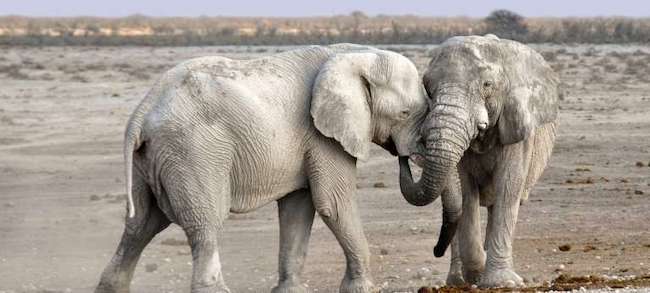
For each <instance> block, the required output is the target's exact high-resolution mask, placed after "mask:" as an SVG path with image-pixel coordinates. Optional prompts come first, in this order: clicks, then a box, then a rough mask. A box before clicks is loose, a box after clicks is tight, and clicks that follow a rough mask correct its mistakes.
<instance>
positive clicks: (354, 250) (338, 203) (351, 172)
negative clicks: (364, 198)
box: [308, 142, 374, 293]
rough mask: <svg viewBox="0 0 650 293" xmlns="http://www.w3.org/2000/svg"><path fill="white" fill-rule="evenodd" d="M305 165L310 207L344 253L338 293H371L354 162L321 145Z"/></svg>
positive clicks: (328, 145)
mask: <svg viewBox="0 0 650 293" xmlns="http://www.w3.org/2000/svg"><path fill="white" fill-rule="evenodd" d="M308 164H309V166H308V173H309V186H310V188H311V192H312V200H313V202H314V207H315V208H316V211H317V212H318V214H319V215H320V216H321V219H322V220H323V221H324V222H325V224H326V225H327V226H328V227H329V228H330V230H331V231H332V233H333V234H334V236H335V237H336V239H337V240H338V242H339V244H340V245H341V248H342V249H343V252H344V253H345V259H346V263H347V266H346V270H345V276H344V278H343V281H342V282H341V287H340V292H341V293H366V292H371V290H373V287H374V286H373V283H372V281H371V277H370V250H369V249H368V242H367V240H366V236H365V235H364V233H363V228H362V226H361V219H360V217H359V211H358V209H357V202H356V198H355V193H356V161H355V159H354V158H353V157H351V156H349V155H348V154H347V153H345V151H344V150H343V148H342V147H341V146H340V145H338V144H336V143H332V142H324V143H323V145H320V146H318V147H317V148H316V149H315V150H313V151H312V152H311V153H310V154H309V158H308Z"/></svg>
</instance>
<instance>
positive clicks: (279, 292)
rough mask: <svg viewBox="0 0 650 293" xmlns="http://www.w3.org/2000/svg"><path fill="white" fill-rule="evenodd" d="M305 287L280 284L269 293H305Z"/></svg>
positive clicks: (285, 283) (286, 283)
mask: <svg viewBox="0 0 650 293" xmlns="http://www.w3.org/2000/svg"><path fill="white" fill-rule="evenodd" d="M307 292H309V291H307V287H305V286H304V285H303V284H297V283H294V282H281V283H279V284H278V285H277V286H275V287H274V288H273V290H271V293H307Z"/></svg>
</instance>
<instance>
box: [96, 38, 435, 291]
mask: <svg viewBox="0 0 650 293" xmlns="http://www.w3.org/2000/svg"><path fill="white" fill-rule="evenodd" d="M427 101H428V98H427V96H426V92H425V90H424V87H423V85H422V83H421V79H420V78H419V75H418V72H417V69H416V67H415V66H414V64H413V63H412V62H411V61H410V60H408V59H407V58H406V57H404V56H402V55H399V54H397V53H394V52H390V51H384V50H379V49H376V48H372V47H365V46H359V45H352V44H335V45H330V46H310V47H304V48H298V49H295V50H291V51H287V52H282V53H277V54H274V55H271V56H267V57H261V58H257V59H250V60H232V59H228V58H225V57H218V56H212V57H200V58H196V59H191V60H189V61H186V62H183V63H181V64H179V65H177V66H175V67H174V68H172V69H171V70H169V71H168V72H166V73H164V74H163V76H162V77H161V78H160V79H159V80H158V81H157V82H156V84H155V85H154V86H153V87H152V89H151V90H150V91H149V92H148V94H147V95H146V96H145V98H144V99H143V100H142V102H141V103H140V104H139V105H138V106H137V108H136V109H135V111H134V112H133V114H132V115H131V117H130V119H129V122H128V125H127V129H126V134H125V144H124V157H125V162H126V163H125V165H126V168H125V169H126V179H127V180H126V189H127V199H128V204H127V211H128V214H127V216H126V222H125V228H124V232H123V234H122V238H121V241H120V243H119V245H118V248H117V251H116V252H115V254H114V256H113V257H112V259H111V261H110V263H109V264H108V266H107V267H106V268H105V269H104V271H103V273H102V275H101V278H100V281H99V285H98V286H97V288H96V291H95V292H128V291H129V286H130V282H131V279H132V276H133V273H134V268H135V266H136V263H137V261H138V258H139V256H140V254H141V252H142V251H143V249H144V248H145V246H146V245H147V244H148V243H149V242H150V241H151V239H152V238H153V237H154V236H155V235H156V234H157V233H159V232H161V231H162V230H164V229H165V228H166V227H167V226H168V225H170V224H171V223H175V224H177V225H179V226H180V227H181V228H182V229H183V231H184V232H185V234H186V236H187V239H188V242H189V245H190V246H191V253H192V259H193V263H192V267H193V271H192V280H191V291H192V292H229V289H228V287H227V286H226V284H225V282H224V279H223V274H222V272H221V264H220V261H219V253H218V248H217V244H218V239H217V234H218V233H217V232H218V230H219V229H220V228H221V227H222V223H223V222H224V220H225V219H226V218H227V217H228V215H229V213H246V212H250V211H253V210H255V209H257V208H259V207H261V206H263V205H265V204H267V203H270V202H271V201H277V205H278V210H279V212H278V213H279V224H280V249H279V250H280V252H279V277H278V284H277V286H276V287H275V288H273V289H272V292H275V293H280V292H306V291H307V290H306V288H305V287H304V285H303V284H302V282H301V279H300V278H301V272H302V268H303V264H304V261H305V256H306V253H307V244H308V240H309V237H310V233H311V227H312V222H313V219H314V216H315V213H316V212H317V213H318V215H319V216H320V217H321V218H322V220H323V221H324V222H325V224H326V225H327V226H328V227H329V229H330V230H331V231H332V233H333V234H334V235H335V237H336V239H337V240H338V242H339V244H340V246H341V247H342V249H343V252H344V254H345V259H346V270H345V274H344V277H343V280H342V282H341V284H340V292H370V291H371V290H374V289H373V288H374V286H373V283H372V278H371V275H370V270H369V259H370V257H369V249H368V244H367V240H366V238H365V236H364V233H363V230H362V226H361V223H360V218H359V212H358V210H357V204H356V199H355V193H356V162H357V160H366V159H367V158H368V156H369V148H370V144H371V143H375V144H377V145H379V146H381V147H383V148H384V149H386V150H387V151H389V152H391V154H393V155H394V156H400V157H408V156H410V155H412V154H416V153H418V152H422V150H421V149H422V148H423V147H424V146H423V145H422V142H421V134H420V127H421V124H422V122H423V121H424V119H425V117H426V114H427V113H428V102H427Z"/></svg>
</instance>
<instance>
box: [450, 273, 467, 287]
mask: <svg viewBox="0 0 650 293" xmlns="http://www.w3.org/2000/svg"><path fill="white" fill-rule="evenodd" d="M446 285H447V286H448V287H462V286H463V285H465V278H463V272H462V271H453V272H452V271H450V272H449V274H447V281H446Z"/></svg>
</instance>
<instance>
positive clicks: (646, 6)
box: [0, 0, 650, 17]
mask: <svg viewBox="0 0 650 293" xmlns="http://www.w3.org/2000/svg"><path fill="white" fill-rule="evenodd" d="M500 8H505V9H508V10H512V11H515V12H517V13H519V14H521V15H523V16H558V17H560V16H629V17H650V1H648V0H636V1H632V0H616V1H614V0H499V1H487V0H483V1H481V0H429V1H426V0H374V1H371V0H366V1H354V0H326V1H315V0H267V1H263V0H257V1H253V0H181V1H178V0H177V1H172V0H0V15H9V14H12V15H27V16H104V17H119V16H128V15H132V14H144V15H148V16H202V15H205V16H276V17H277V16H330V15H337V14H349V13H350V12H352V11H355V10H360V11H363V12H365V13H366V14H368V15H377V14H389V15H400V14H413V15H422V16H472V17H483V16H486V15H487V14H489V13H490V11H492V10H495V9H500Z"/></svg>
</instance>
